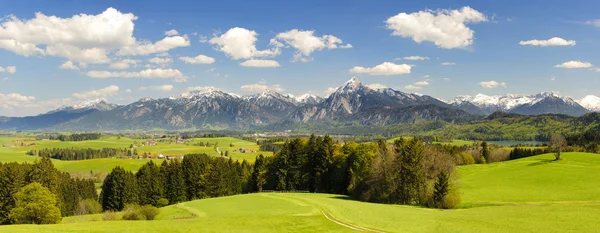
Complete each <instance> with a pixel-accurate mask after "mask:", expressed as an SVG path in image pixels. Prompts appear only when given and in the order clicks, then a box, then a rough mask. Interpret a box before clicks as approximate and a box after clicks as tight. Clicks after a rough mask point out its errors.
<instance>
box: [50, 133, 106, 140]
mask: <svg viewBox="0 0 600 233" xmlns="http://www.w3.org/2000/svg"><path fill="white" fill-rule="evenodd" d="M101 137H102V134H101V133H74V134H71V135H64V134H59V135H50V136H49V139H50V140H60V141H86V140H98V139H100V138H101Z"/></svg>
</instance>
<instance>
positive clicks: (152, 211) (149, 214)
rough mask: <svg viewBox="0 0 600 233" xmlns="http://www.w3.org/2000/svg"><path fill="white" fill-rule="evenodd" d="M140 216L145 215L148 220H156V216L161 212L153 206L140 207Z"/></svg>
mask: <svg viewBox="0 0 600 233" xmlns="http://www.w3.org/2000/svg"><path fill="white" fill-rule="evenodd" d="M139 212H140V214H142V215H144V216H145V218H146V220H154V219H155V218H156V216H157V215H158V214H159V213H160V210H159V209H158V208H156V207H154V206H151V205H145V206H141V207H139Z"/></svg>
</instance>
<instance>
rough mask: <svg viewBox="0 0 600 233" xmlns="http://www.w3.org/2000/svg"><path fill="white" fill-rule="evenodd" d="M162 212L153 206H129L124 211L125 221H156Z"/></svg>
mask: <svg viewBox="0 0 600 233" xmlns="http://www.w3.org/2000/svg"><path fill="white" fill-rule="evenodd" d="M159 213H160V210H159V209H158V208H156V207H154V206H151V205H144V206H139V205H127V206H126V207H125V209H124V210H123V217H122V219H123V220H154V219H155V218H156V216H157V215H158V214H159Z"/></svg>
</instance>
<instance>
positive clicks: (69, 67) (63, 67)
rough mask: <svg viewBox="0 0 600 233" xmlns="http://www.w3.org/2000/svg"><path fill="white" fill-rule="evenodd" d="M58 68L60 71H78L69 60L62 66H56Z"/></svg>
mask: <svg viewBox="0 0 600 233" xmlns="http://www.w3.org/2000/svg"><path fill="white" fill-rule="evenodd" d="M58 68H59V69H61V70H79V67H77V66H76V65H75V64H73V62H72V61H70V60H69V61H66V62H65V63H63V64H62V65H60V66H58Z"/></svg>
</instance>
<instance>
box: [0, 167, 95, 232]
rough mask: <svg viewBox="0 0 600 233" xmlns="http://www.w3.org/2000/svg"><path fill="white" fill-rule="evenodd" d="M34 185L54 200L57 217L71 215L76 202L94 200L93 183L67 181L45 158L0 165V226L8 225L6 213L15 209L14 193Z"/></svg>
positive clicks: (73, 212)
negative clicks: (40, 186)
mask: <svg viewBox="0 0 600 233" xmlns="http://www.w3.org/2000/svg"><path fill="white" fill-rule="evenodd" d="M34 182H37V183H40V184H41V185H42V186H43V187H46V188H48V189H49V190H50V192H51V193H52V194H54V195H55V196H56V203H55V204H56V207H58V209H60V214H61V216H71V215H74V214H75V209H76V208H77V205H78V203H79V201H80V200H85V199H92V200H97V199H98V194H97V193H96V188H95V186H94V181H93V180H91V179H74V178H71V176H70V175H69V173H65V172H60V171H58V170H57V169H56V168H54V165H53V164H52V162H51V161H50V159H49V158H48V157H42V158H41V159H40V160H38V161H36V162H35V163H33V164H27V163H0V187H1V188H0V224H10V223H12V222H11V220H10V218H9V213H10V211H11V210H12V209H13V208H15V207H16V202H15V195H16V193H17V192H18V191H19V190H20V189H21V188H23V187H25V186H27V185H28V184H31V183H34Z"/></svg>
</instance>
